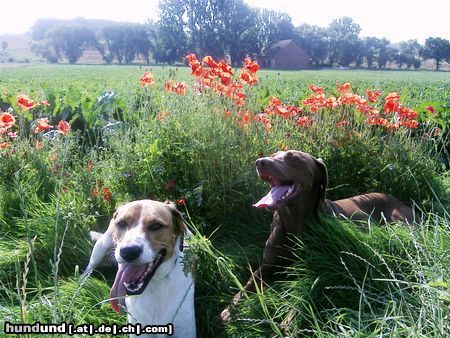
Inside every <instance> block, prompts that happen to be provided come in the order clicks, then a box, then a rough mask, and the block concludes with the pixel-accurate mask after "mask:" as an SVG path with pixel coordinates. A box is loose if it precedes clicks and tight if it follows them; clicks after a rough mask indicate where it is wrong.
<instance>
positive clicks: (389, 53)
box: [375, 38, 395, 68]
mask: <svg viewBox="0 0 450 338" xmlns="http://www.w3.org/2000/svg"><path fill="white" fill-rule="evenodd" d="M389 44H390V41H389V40H388V39H386V38H382V39H378V44H377V54H376V57H375V61H376V62H377V65H378V68H385V67H386V64H387V63H388V61H392V60H393V59H394V55H395V49H394V48H392V47H389Z"/></svg>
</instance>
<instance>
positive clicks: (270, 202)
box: [253, 185, 292, 208]
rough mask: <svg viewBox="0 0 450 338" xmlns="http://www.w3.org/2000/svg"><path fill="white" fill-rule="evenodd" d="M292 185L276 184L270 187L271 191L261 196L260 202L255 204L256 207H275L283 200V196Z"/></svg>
mask: <svg viewBox="0 0 450 338" xmlns="http://www.w3.org/2000/svg"><path fill="white" fill-rule="evenodd" d="M291 187H292V186H291V185H276V186H274V187H273V188H272V189H270V191H269V193H268V194H267V195H266V196H264V197H263V198H261V200H259V202H256V203H255V204H253V206H254V207H255V208H266V207H269V208H271V207H275V206H276V205H277V204H278V203H279V202H280V200H281V197H282V196H283V195H284V194H285V193H286V192H287V191H288V190H289V188H291Z"/></svg>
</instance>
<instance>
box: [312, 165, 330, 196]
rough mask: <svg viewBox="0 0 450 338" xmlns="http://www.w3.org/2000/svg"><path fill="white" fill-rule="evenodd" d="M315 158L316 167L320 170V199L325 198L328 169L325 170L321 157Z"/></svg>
mask: <svg viewBox="0 0 450 338" xmlns="http://www.w3.org/2000/svg"><path fill="white" fill-rule="evenodd" d="M315 160H316V164H317V167H318V168H319V170H320V174H321V178H320V195H319V197H320V199H321V200H322V201H324V200H325V194H326V189H327V185H328V171H327V166H326V165H325V163H324V162H323V160H322V159H321V158H317V159H315Z"/></svg>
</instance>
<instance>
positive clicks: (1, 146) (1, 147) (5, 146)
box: [0, 142, 9, 149]
mask: <svg viewBox="0 0 450 338" xmlns="http://www.w3.org/2000/svg"><path fill="white" fill-rule="evenodd" d="M8 147H9V143H8V142H2V143H0V149H6V148H8Z"/></svg>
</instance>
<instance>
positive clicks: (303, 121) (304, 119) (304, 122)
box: [295, 116, 312, 127]
mask: <svg viewBox="0 0 450 338" xmlns="http://www.w3.org/2000/svg"><path fill="white" fill-rule="evenodd" d="M295 124H296V125H297V126H300V127H309V126H310V125H311V124H312V120H311V119H310V118H309V117H308V116H301V117H299V118H298V120H297V121H296V122H295Z"/></svg>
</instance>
